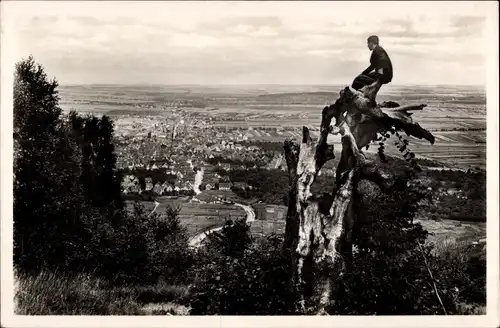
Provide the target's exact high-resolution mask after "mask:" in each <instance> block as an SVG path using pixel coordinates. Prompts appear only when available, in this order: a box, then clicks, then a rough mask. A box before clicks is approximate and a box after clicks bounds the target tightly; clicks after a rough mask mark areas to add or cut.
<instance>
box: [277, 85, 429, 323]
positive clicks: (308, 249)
mask: <svg viewBox="0 0 500 328" xmlns="http://www.w3.org/2000/svg"><path fill="white" fill-rule="evenodd" d="M379 89H380V84H379V83H374V84H373V85H371V86H367V87H365V88H363V89H361V90H360V91H356V90H353V89H351V88H349V87H346V88H345V89H344V90H342V91H341V92H340V97H339V99H337V101H336V102H335V104H333V105H330V106H327V107H325V108H324V109H323V112H322V121H321V126H320V136H319V139H318V140H317V141H313V140H312V139H311V137H310V135H309V130H308V129H307V128H306V127H303V131H302V141H301V143H300V145H297V144H295V143H294V142H293V141H290V140H287V141H285V144H284V149H285V158H286V161H287V165H288V172H289V183H290V189H289V194H288V200H289V203H288V212H287V217H286V229H285V241H284V249H285V250H288V251H290V253H291V268H292V270H293V271H292V273H291V279H290V284H291V285H290V286H291V288H294V289H295V291H296V292H297V295H298V299H297V300H296V301H295V307H296V311H298V312H300V313H303V314H327V313H328V312H329V309H331V307H332V306H334V304H335V294H336V283H335V280H336V279H338V277H340V276H341V275H342V273H343V272H344V270H345V264H346V261H349V259H350V257H351V255H352V242H351V232H352V228H353V225H354V218H355V209H354V208H353V206H352V205H353V197H354V196H353V195H354V190H355V188H356V185H357V183H358V181H359V180H360V179H368V180H371V181H374V182H376V183H377V184H378V185H379V186H380V187H381V188H383V189H385V188H390V186H391V181H392V179H391V178H390V177H389V176H388V175H386V174H384V173H383V172H381V170H380V168H379V166H378V165H377V164H376V163H374V162H370V161H368V160H367V159H366V158H365V156H364V155H363V153H362V152H361V151H360V149H361V148H362V147H364V146H366V145H368V144H369V143H370V142H371V141H372V140H374V138H375V137H376V135H377V132H380V131H385V130H388V129H390V128H391V127H394V128H395V129H396V130H403V131H405V132H406V133H408V134H409V135H413V136H415V137H418V138H426V139H427V140H429V141H430V142H431V143H433V142H434V137H433V136H432V134H430V133H429V132H428V131H427V130H425V129H423V128H421V127H420V126H419V125H418V124H417V123H414V122H413V121H412V119H411V117H410V115H411V113H409V111H410V110H422V108H423V107H425V105H418V106H403V107H399V106H397V107H395V106H394V103H391V104H390V105H391V106H390V107H382V106H377V105H376V104H375V97H376V94H377V92H378V90H379ZM396 105H397V104H396ZM332 121H334V123H333V124H332ZM329 134H340V135H341V136H342V139H341V140H342V150H341V158H340V162H339V164H338V166H337V170H336V178H335V181H332V182H333V183H332V190H333V192H332V194H331V195H327V196H323V197H320V196H318V195H314V194H312V192H311V186H312V184H313V183H314V182H315V180H316V177H317V175H318V172H319V171H320V170H321V168H322V166H323V165H324V164H325V163H326V162H327V161H329V160H331V159H333V158H334V157H335V156H334V148H333V145H328V144H327V138H328V135H329Z"/></svg>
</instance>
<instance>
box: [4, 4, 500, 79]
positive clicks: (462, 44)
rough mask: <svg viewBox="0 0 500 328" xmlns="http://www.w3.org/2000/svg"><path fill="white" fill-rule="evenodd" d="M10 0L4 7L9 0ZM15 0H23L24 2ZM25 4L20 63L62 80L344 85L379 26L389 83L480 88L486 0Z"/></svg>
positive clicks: (16, 45)
mask: <svg viewBox="0 0 500 328" xmlns="http://www.w3.org/2000/svg"><path fill="white" fill-rule="evenodd" d="M4 4H5V2H3V3H2V5H4ZM21 4H22V5H21ZM26 4H30V3H29V2H24V1H23V2H20V3H11V4H9V3H8V2H7V4H6V5H5V6H4V7H5V8H2V9H3V10H2V15H4V14H5V16H3V17H2V18H3V19H4V18H8V19H7V20H5V24H2V25H3V26H2V28H3V32H4V33H10V34H9V35H11V36H13V38H12V40H15V41H12V45H11V44H9V45H11V46H12V49H13V51H15V56H16V58H18V60H21V59H22V58H26V57H27V56H28V55H30V54H32V55H33V56H34V58H35V60H36V61H37V62H39V63H41V64H42V65H43V66H44V67H45V69H46V72H47V73H48V75H49V76H51V77H52V76H53V77H56V78H57V80H58V81H59V82H60V84H61V85H65V84H108V83H109V84H122V83H123V84H207V85H214V84H215V85H217V84H219V85H220V84H350V83H351V82H352V79H353V78H354V77H355V76H356V75H357V74H359V73H361V72H362V71H363V70H364V69H365V68H366V67H368V66H369V58H370V51H369V50H368V48H367V46H366V38H367V37H368V36H369V35H371V34H376V35H378V36H379V38H380V44H381V46H382V47H384V48H385V50H386V51H387V52H388V54H389V56H390V58H391V60H392V63H393V67H394V78H393V81H392V83H393V84H424V85H427V84H428V85H435V84H469V85H471V84H474V85H484V84H485V65H486V52H487V51H486V49H487V46H488V42H487V40H488V39H487V33H486V31H487V29H486V26H487V17H488V15H489V13H491V10H497V9H496V8H498V6H497V7H492V4H493V5H494V3H493V2H489V3H484V2H443V3H441V2H433V1H431V2H420V3H418V2H417V3H415V2H380V3H378V2H359V3H355V2H326V1H325V2H307V3H303V2H265V3H264V2H145V3H144V2H141V3H134V2H125V3H121V2H103V3H95V2H78V1H71V2H50V3H43V2H38V1H37V2H33V3H31V5H26Z"/></svg>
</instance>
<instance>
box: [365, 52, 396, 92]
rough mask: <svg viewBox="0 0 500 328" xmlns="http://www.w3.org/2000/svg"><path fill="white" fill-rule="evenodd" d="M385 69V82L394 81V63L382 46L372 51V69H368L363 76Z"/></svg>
mask: <svg viewBox="0 0 500 328" xmlns="http://www.w3.org/2000/svg"><path fill="white" fill-rule="evenodd" d="M380 68H382V69H383V80H385V81H384V82H386V83H387V82H391V81H392V63H391V59H390V58H389V55H388V54H387V52H385V50H384V48H382V47H381V46H376V47H375V49H373V51H372V55H371V57H370V67H368V68H367V69H366V70H365V71H364V72H363V74H368V73H369V72H371V71H372V70H375V71H377V70H378V69H380Z"/></svg>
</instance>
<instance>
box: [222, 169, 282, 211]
mask: <svg viewBox="0 0 500 328" xmlns="http://www.w3.org/2000/svg"><path fill="white" fill-rule="evenodd" d="M216 172H217V173H219V174H221V175H222V176H224V175H227V176H229V179H230V180H231V181H232V182H245V183H247V184H248V185H250V186H252V187H253V189H251V190H249V189H247V190H235V193H236V194H237V195H238V196H240V197H242V198H244V199H252V198H256V199H258V200H261V201H263V202H266V203H268V204H277V205H283V197H284V195H285V194H286V190H287V189H288V173H287V172H285V171H282V170H277V169H269V170H266V169H261V168H256V169H239V168H237V169H231V170H230V171H225V170H222V169H218V170H217V171H216Z"/></svg>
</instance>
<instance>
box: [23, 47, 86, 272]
mask: <svg viewBox="0 0 500 328" xmlns="http://www.w3.org/2000/svg"><path fill="white" fill-rule="evenodd" d="M57 86H58V84H57V81H55V80H52V81H49V80H48V79H47V75H46V74H45V72H44V69H43V67H42V66H41V65H39V64H36V63H35V61H34V60H33V57H31V56H30V57H29V58H28V59H26V60H23V61H21V62H19V63H18V64H17V65H16V70H15V76H14V136H13V137H14V142H15V150H14V172H15V177H14V261H15V263H16V264H17V265H19V266H20V267H22V268H25V269H28V270H31V269H37V268H40V267H41V266H42V265H48V266H51V265H56V263H65V264H66V265H71V264H70V263H68V257H67V256H66V255H67V254H69V253H71V252H72V251H73V250H74V248H75V247H77V245H75V244H74V243H72V242H71V241H70V239H69V238H68V236H69V235H72V234H73V233H74V232H75V230H77V229H78V226H79V222H78V220H77V219H76V218H77V217H78V213H79V212H80V210H81V207H80V204H81V203H82V198H81V186H80V184H79V183H78V178H76V177H77V176H78V175H79V172H80V170H79V162H80V159H79V158H80V154H79V153H78V152H75V151H74V149H75V144H74V139H71V138H68V133H69V131H68V130H67V129H64V128H63V122H62V121H61V119H60V115H61V109H60V108H59V106H58V101H59V97H58V93H57V90H56V88H57Z"/></svg>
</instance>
